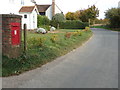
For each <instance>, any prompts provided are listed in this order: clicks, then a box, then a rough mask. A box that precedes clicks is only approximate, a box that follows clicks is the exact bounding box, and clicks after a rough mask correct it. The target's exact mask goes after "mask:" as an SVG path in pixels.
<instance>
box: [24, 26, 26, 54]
mask: <svg viewBox="0 0 120 90" xmlns="http://www.w3.org/2000/svg"><path fill="white" fill-rule="evenodd" d="M26 31H27V25H26V24H24V53H25V54H26V50H27V40H26V39H27V37H26V36H27V35H26V34H27V33H26Z"/></svg>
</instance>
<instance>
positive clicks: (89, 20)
mask: <svg viewBox="0 0 120 90" xmlns="http://www.w3.org/2000/svg"><path fill="white" fill-rule="evenodd" d="M89 27H90V19H89Z"/></svg>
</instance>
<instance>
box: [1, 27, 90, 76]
mask: <svg viewBox="0 0 120 90" xmlns="http://www.w3.org/2000/svg"><path fill="white" fill-rule="evenodd" d="M76 31H78V30H76V29H75V30H74V29H62V30H59V33H56V34H54V33H48V34H45V35H43V34H37V33H33V32H28V33H27V54H26V55H25V54H24V53H23V54H22V55H21V56H20V57H18V58H17V59H9V58H7V57H6V56H3V61H2V76H3V77H6V76H11V75H18V74H21V73H23V72H25V71H29V70H31V69H35V68H37V67H40V66H42V65H43V64H46V63H47V62H50V61H52V60H55V59H56V58H57V57H60V56H62V55H65V54H67V53H68V52H70V51H72V50H73V49H75V48H77V47H79V46H80V45H81V44H82V43H84V42H85V41H86V40H88V39H89V38H90V37H91V36H92V32H91V31H84V32H82V35H81V36H80V35H77V34H74V33H72V32H76ZM67 32H71V33H72V35H71V37H70V38H66V37H65V34H66V33H67ZM73 34H74V35H73ZM38 38H41V39H38ZM42 39H43V40H42ZM52 39H53V41H54V42H52ZM37 40H38V41H37ZM36 41H37V42H36Z"/></svg>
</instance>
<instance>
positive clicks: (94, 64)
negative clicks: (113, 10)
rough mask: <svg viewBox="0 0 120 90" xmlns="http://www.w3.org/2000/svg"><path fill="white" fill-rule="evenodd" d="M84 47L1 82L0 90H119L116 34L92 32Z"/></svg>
mask: <svg viewBox="0 0 120 90" xmlns="http://www.w3.org/2000/svg"><path fill="white" fill-rule="evenodd" d="M92 31H93V33H94V35H93V36H92V38H91V39H90V40H89V41H87V42H86V43H85V44H84V45H82V46H81V47H79V48H78V49H75V50H73V51H72V52H70V53H68V54H66V55H64V56H62V57H59V58H57V59H56V60H54V61H53V62H50V63H48V64H46V65H43V66H42V67H41V68H37V69H35V70H31V71H29V72H25V73H23V74H21V75H19V76H11V77H7V78H2V87H3V88H118V32H114V31H109V30H104V29H92Z"/></svg>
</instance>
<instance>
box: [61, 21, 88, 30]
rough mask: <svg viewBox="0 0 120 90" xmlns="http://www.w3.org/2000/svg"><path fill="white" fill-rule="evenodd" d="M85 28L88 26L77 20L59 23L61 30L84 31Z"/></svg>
mask: <svg viewBox="0 0 120 90" xmlns="http://www.w3.org/2000/svg"><path fill="white" fill-rule="evenodd" d="M86 26H88V23H84V22H82V21H79V20H68V21H66V22H61V23H60V28H62V29H84V28H85V27H86Z"/></svg>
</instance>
